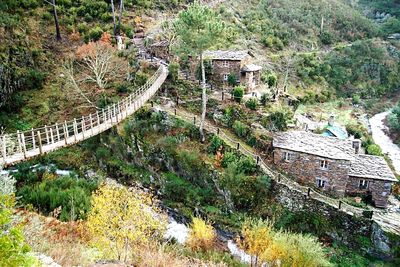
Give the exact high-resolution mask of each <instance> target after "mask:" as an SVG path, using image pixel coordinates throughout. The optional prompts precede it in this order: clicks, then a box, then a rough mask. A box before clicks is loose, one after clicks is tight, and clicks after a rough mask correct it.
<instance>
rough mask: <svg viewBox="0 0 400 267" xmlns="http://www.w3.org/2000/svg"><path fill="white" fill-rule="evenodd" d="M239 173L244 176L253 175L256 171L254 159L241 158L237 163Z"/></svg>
mask: <svg viewBox="0 0 400 267" xmlns="http://www.w3.org/2000/svg"><path fill="white" fill-rule="evenodd" d="M237 166H238V168H239V170H240V171H242V172H243V173H245V174H254V173H255V171H256V170H257V164H256V162H255V160H254V159H252V158H251V157H248V156H242V157H241V158H240V160H239V162H238V163H237Z"/></svg>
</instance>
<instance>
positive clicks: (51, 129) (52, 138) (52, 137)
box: [50, 128, 54, 144]
mask: <svg viewBox="0 0 400 267" xmlns="http://www.w3.org/2000/svg"><path fill="white" fill-rule="evenodd" d="M50 139H51V143H52V144H54V135H53V128H50Z"/></svg>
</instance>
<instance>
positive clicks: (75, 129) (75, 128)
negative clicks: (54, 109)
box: [73, 118, 78, 142]
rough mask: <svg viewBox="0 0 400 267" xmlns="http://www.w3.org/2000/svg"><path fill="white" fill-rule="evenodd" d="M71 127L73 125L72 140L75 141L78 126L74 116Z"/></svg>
mask: <svg viewBox="0 0 400 267" xmlns="http://www.w3.org/2000/svg"><path fill="white" fill-rule="evenodd" d="M73 127H74V140H75V142H76V135H77V134H78V126H77V125H76V119H75V118H74V124H73Z"/></svg>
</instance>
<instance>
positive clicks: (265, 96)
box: [260, 93, 268, 107]
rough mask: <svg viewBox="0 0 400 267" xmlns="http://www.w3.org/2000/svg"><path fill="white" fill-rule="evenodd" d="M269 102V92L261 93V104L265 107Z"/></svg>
mask: <svg viewBox="0 0 400 267" xmlns="http://www.w3.org/2000/svg"><path fill="white" fill-rule="evenodd" d="M267 102H268V94H266V93H263V94H262V95H261V100H260V103H261V105H263V106H264V107H265V106H266V105H267Z"/></svg>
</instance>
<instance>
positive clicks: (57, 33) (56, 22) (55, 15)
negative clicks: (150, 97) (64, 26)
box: [53, 0, 61, 41]
mask: <svg viewBox="0 0 400 267" xmlns="http://www.w3.org/2000/svg"><path fill="white" fill-rule="evenodd" d="M53 15H54V23H55V24H56V39H57V41H60V40H61V32H60V25H59V24H58V16H57V6H56V0H53Z"/></svg>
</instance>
